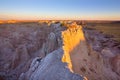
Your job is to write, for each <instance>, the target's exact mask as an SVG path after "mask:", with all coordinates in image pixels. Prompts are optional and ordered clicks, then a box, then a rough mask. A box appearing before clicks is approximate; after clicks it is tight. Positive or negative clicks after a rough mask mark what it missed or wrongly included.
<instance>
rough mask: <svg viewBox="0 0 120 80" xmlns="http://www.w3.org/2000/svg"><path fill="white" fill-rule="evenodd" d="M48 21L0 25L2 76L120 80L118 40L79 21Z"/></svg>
mask: <svg viewBox="0 0 120 80" xmlns="http://www.w3.org/2000/svg"><path fill="white" fill-rule="evenodd" d="M47 23H48V24H50V25H48V24H47ZM47 23H27V24H7V25H5V24H2V25H0V26H1V28H0V55H1V56H0V79H2V80H18V79H19V80H84V79H85V80H87V79H88V80H119V79H120V68H119V66H120V44H119V43H118V42H116V41H114V40H112V39H110V38H108V37H107V36H106V35H104V34H102V33H100V32H98V31H96V30H90V29H83V27H82V26H81V25H77V24H76V23H75V22H68V23H67V22H66V23H65V24H64V25H62V24H61V23H59V22H56V23H52V24H51V23H49V22H47ZM4 26H7V27H4ZM3 33H4V34H3Z"/></svg>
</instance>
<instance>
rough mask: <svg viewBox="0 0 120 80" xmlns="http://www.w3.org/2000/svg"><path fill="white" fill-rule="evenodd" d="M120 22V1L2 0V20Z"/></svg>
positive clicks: (0, 0)
mask: <svg viewBox="0 0 120 80" xmlns="http://www.w3.org/2000/svg"><path fill="white" fill-rule="evenodd" d="M11 19H12V20H40V19H63V20H64V19H74V20H120V0H0V20H11Z"/></svg>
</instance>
